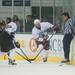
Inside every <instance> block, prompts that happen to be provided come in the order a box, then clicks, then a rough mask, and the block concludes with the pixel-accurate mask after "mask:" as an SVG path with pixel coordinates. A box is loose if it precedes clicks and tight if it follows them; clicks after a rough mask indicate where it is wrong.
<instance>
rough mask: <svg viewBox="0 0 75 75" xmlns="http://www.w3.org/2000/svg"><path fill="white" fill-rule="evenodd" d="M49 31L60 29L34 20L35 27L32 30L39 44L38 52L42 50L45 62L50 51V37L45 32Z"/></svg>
mask: <svg viewBox="0 0 75 75" xmlns="http://www.w3.org/2000/svg"><path fill="white" fill-rule="evenodd" d="M49 29H52V30H54V31H57V30H58V27H57V26H55V25H53V24H51V23H49V22H40V20H39V19H35V20H34V27H33V29H32V35H33V39H34V40H35V42H36V44H37V50H38V51H39V50H42V59H43V62H47V59H48V53H49V52H48V51H49V40H48V35H47V34H45V32H46V31H47V30H49Z"/></svg>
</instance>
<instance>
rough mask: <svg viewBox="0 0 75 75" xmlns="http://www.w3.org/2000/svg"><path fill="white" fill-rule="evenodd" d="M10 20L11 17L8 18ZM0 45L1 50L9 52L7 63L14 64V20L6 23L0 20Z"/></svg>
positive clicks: (15, 28) (15, 27)
mask: <svg viewBox="0 0 75 75" xmlns="http://www.w3.org/2000/svg"><path fill="white" fill-rule="evenodd" d="M10 21H11V19H10ZM0 25H1V26H0V28H1V30H0V46H1V52H4V53H10V54H9V57H8V59H9V62H8V63H9V64H11V65H16V63H15V60H14V49H15V48H16V46H15V44H14V35H15V32H16V30H17V26H16V24H15V23H14V22H10V23H8V24H7V25H6V24H4V21H1V22H0Z"/></svg>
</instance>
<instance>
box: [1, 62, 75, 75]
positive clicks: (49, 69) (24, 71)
mask: <svg viewBox="0 0 75 75" xmlns="http://www.w3.org/2000/svg"><path fill="white" fill-rule="evenodd" d="M0 75H75V66H73V65H63V66H60V64H59V63H36V62H32V64H31V63H28V62H26V61H18V64H17V65H15V66H11V65H8V64H7V61H0Z"/></svg>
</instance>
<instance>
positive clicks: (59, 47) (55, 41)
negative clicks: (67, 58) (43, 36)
mask: <svg viewBox="0 0 75 75" xmlns="http://www.w3.org/2000/svg"><path fill="white" fill-rule="evenodd" d="M49 36H51V35H49ZM15 39H16V40H17V41H18V42H19V43H20V46H21V49H22V50H23V51H24V52H25V53H26V55H27V56H28V57H29V58H33V57H35V56H36V55H37V53H38V51H36V52H32V51H31V49H30V46H31V45H30V40H31V39H32V35H31V34H16V37H15ZM62 40H63V35H53V37H52V38H51V39H50V50H49V58H48V62H60V61H61V60H63V56H64V55H63V44H62ZM72 45H74V40H73V43H72ZM73 47H74V46H72V47H71V49H73ZM18 51H19V50H18ZM71 51H72V50H71ZM19 52H20V51H19ZM72 54H73V57H74V56H75V54H74V52H71V59H72ZM15 58H16V60H23V58H22V57H20V56H19V55H17V54H16V55H15ZM0 60H7V55H4V54H2V53H0ZM37 61H42V60H41V54H40V55H39V57H38V58H37Z"/></svg>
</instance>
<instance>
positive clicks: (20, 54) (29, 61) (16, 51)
mask: <svg viewBox="0 0 75 75" xmlns="http://www.w3.org/2000/svg"><path fill="white" fill-rule="evenodd" d="M16 53H17V54H18V55H19V56H21V57H22V58H23V59H25V60H27V61H28V62H29V63H31V60H30V59H27V58H26V57H24V56H23V55H22V54H20V53H19V52H17V51H16Z"/></svg>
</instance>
